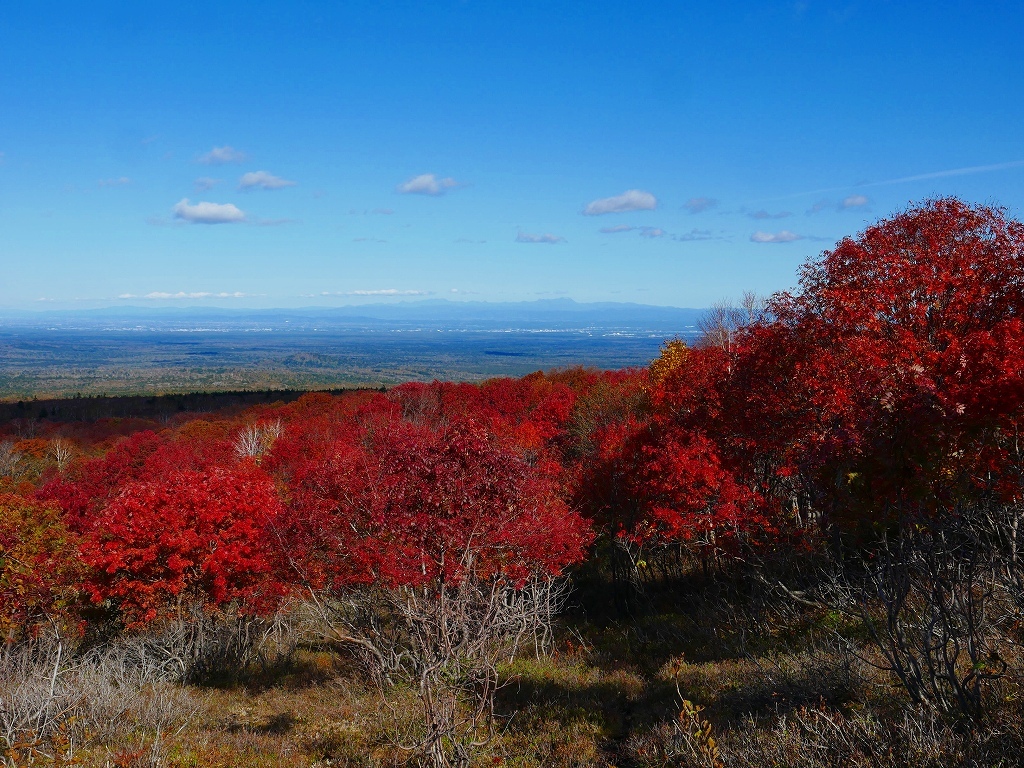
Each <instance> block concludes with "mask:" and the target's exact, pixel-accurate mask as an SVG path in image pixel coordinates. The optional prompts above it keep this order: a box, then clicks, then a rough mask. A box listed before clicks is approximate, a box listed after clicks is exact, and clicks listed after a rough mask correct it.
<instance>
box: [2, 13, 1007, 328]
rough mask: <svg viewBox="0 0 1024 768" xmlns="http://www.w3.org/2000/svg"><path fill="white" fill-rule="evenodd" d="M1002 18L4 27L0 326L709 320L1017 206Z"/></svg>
mask: <svg viewBox="0 0 1024 768" xmlns="http://www.w3.org/2000/svg"><path fill="white" fill-rule="evenodd" d="M1022 29H1024V6H1022V5H1021V4H1020V3H1017V2H991V3H985V4H974V3H943V2H929V3H917V2H827V1H823V2H814V1H813V0H809V1H808V2H778V3H776V2H746V3H681V2H645V3H623V2H615V3H605V2H589V3H582V2H581V3H567V2H553V1H550V0H549V1H548V2H530V1H526V2H514V3H513V2H477V1H476V0H465V1H462V2H458V1H449V0H433V2H387V1H378V2H365V3H362V2H345V3H327V2H322V3H315V2H297V1H295V0H293V1H291V2H274V3H271V2H253V1H252V0H248V1H247V2H244V3H242V2H229V1H225V2H218V3H189V2H179V3H170V4H155V3H128V2H124V3H104V2H91V3H81V2H66V3H55V2H45V1H43V0H40V1H39V2H32V3H18V4H14V3H8V4H5V6H4V7H3V8H2V9H0V73H2V74H0V152H2V155H0V267H2V270H3V272H2V274H3V279H2V280H0V306H2V307H18V308H28V309H32V308H35V309H44V308H46V309H52V308H64V307H83V308H84V307H92V306H107V305H118V304H134V305H146V306H161V305H174V306H181V305H189V304H192V305H222V306H303V305H331V304H351V303H357V302H362V301H380V300H392V301H397V300H410V299H420V298H447V299H471V300H484V301H519V300H533V299H538V298H551V297H556V296H568V297H571V298H574V299H576V300H578V301H635V302H642V303H650V304H665V305H675V306H706V305H708V304H710V303H712V302H714V301H716V300H718V299H720V298H724V297H729V296H738V295H739V294H740V293H741V292H742V291H744V290H747V289H749V290H755V291H758V292H760V293H770V292H772V291H775V290H780V289H785V288H789V287H791V286H793V285H794V284H795V282H796V272H797V269H798V267H799V265H800V264H801V263H802V262H803V261H804V260H805V259H806V258H808V257H810V256H814V255H815V254H817V253H819V252H820V251H822V250H823V249H825V248H828V247H830V246H831V245H832V244H833V243H834V242H835V241H836V240H838V239H839V238H841V237H842V236H844V235H847V234H855V233H856V232H858V231H860V230H861V229H863V228H864V226H865V225H866V224H868V223H870V222H871V221H873V220H875V219H877V218H879V217H882V216H886V215H889V214H891V213H893V212H894V211H896V210H899V209H900V208H902V207H905V206H906V205H907V204H908V203H909V202H911V201H918V200H922V199H924V198H927V197H930V196H936V195H947V194H956V195H959V196H961V197H963V198H965V199H967V200H970V201H977V202H988V203H998V204H1001V205H1004V206H1006V207H1007V208H1008V209H1009V211H1010V213H1011V215H1014V216H1020V215H1021V206H1022V204H1024V86H1022V77H1021V76H1022V75H1024V46H1022V45H1021V43H1020V41H1021V33H1022Z"/></svg>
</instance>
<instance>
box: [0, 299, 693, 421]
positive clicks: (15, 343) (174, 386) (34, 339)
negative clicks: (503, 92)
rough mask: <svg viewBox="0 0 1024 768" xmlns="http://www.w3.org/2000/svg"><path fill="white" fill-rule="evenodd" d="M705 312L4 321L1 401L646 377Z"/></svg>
mask: <svg viewBox="0 0 1024 768" xmlns="http://www.w3.org/2000/svg"><path fill="white" fill-rule="evenodd" d="M699 314H700V310H689V309H674V308H663V307H644V306H642V305H614V304H609V305H586V304H575V303H573V302H569V301H557V300H556V301H552V302H532V303H526V304H522V305H488V304H483V303H481V304H475V305H467V306H457V305H454V303H453V302H436V303H435V302H423V303H418V304H410V305H407V306H396V305H380V306H376V307H373V306H370V307H361V308H340V309H328V310H251V311H243V310H236V311H233V312H223V311H221V312H211V311H205V312H204V311H191V312H190V311H187V310H176V311H170V310H168V311H165V312H154V311H152V310H150V311H143V310H139V311H137V312H136V311H132V310H130V309H125V310H119V311H117V312H114V311H106V312H103V311H100V312H80V313H65V314H60V315H57V314H54V315H48V314H44V313H33V314H29V313H26V314H24V315H20V316H12V317H5V318H2V319H0V399H2V400H7V401H12V400H20V399H31V398H40V399H42V398H52V397H72V396H75V395H82V396H95V395H100V394H106V395H126V394H147V395H153V394H167V393H179V392H196V391H208V392H213V391H237V390H247V389H259V390H265V389H328V388H338V387H355V386H374V387H376V386H382V385H383V386H389V385H393V384H398V383H401V382H404V381H410V380H421V381H430V380H433V379H441V380H451V381H476V380H481V379H486V378H490V377H495V376H522V375H524V374H527V373H530V372H532V371H536V370H550V369H553V368H559V367H568V366H575V365H583V366H592V367H596V368H603V369H616V368H625V367H630V366H642V365H646V364H647V363H648V362H649V361H650V360H651V359H653V358H654V357H656V356H657V354H658V350H659V348H660V346H661V344H662V343H663V342H664V341H665V339H667V338H672V337H675V336H679V337H682V338H687V337H688V336H692V335H693V333H694V328H695V326H694V324H695V322H696V320H697V317H698V316H699Z"/></svg>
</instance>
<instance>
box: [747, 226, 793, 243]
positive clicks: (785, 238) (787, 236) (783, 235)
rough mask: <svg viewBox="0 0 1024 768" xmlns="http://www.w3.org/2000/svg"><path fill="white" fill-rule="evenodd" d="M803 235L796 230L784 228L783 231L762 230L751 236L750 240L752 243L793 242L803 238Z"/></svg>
mask: <svg viewBox="0 0 1024 768" xmlns="http://www.w3.org/2000/svg"><path fill="white" fill-rule="evenodd" d="M803 239H804V236H803V235H798V234H796V233H795V232H790V231H789V230H788V229H784V230H782V231H781V232H776V233H774V234H773V233H771V232H761V231H757V232H755V233H754V234H752V235H751V236H750V242H752V243H792V242H793V241H794V240H803Z"/></svg>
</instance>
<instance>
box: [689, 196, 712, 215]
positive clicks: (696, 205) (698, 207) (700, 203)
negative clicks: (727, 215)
mask: <svg viewBox="0 0 1024 768" xmlns="http://www.w3.org/2000/svg"><path fill="white" fill-rule="evenodd" d="M716 205H718V201H717V200H715V199H714V198H713V197H691V198H690V199H689V200H687V201H686V202H685V203H684V204H683V208H685V209H686V210H688V211H689V212H690V213H703V212H704V211H710V210H711V209H712V208H714V207H715V206H716Z"/></svg>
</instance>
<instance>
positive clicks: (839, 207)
mask: <svg viewBox="0 0 1024 768" xmlns="http://www.w3.org/2000/svg"><path fill="white" fill-rule="evenodd" d="M869 202H871V201H870V200H868V198H867V197H866V196H864V195H856V194H855V195H850V196H849V197H845V198H843V199H842V200H840V201H839V202H838V203H833V202H832V201H831V200H819V201H818V202H816V203H815V204H814V205H812V206H811V207H810V208H808V209H807V215H808V216H813V215H814V214H816V213H821V212H822V211H830V210H836V211H848V210H850V209H851V208H863V207H864V206H866V205H867V204H868V203H869Z"/></svg>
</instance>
